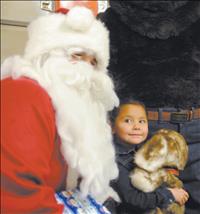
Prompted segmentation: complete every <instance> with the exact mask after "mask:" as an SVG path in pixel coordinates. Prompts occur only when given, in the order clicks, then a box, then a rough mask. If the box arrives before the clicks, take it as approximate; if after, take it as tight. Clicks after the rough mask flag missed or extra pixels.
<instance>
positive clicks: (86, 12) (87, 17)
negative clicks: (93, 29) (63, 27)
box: [66, 6, 95, 31]
mask: <svg viewBox="0 0 200 214" xmlns="http://www.w3.org/2000/svg"><path fill="white" fill-rule="evenodd" d="M94 19H95V17H94V15H93V13H92V11H91V10H90V9H88V8H86V7H81V6H76V7H73V8H72V9H71V10H70V11H69V12H68V14H67V17H66V23H67V25H68V26H69V27H71V28H72V29H73V30H77V31H86V30H87V29H89V27H90V26H91V24H92V22H93V21H94Z"/></svg>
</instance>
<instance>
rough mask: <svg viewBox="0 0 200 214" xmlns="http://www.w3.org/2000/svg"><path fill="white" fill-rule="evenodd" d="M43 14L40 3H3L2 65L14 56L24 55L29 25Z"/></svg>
mask: <svg viewBox="0 0 200 214" xmlns="http://www.w3.org/2000/svg"><path fill="white" fill-rule="evenodd" d="M42 13H47V12H46V11H42V10H41V9H40V1H8V0H7V1H1V63H2V61H3V60H4V59H5V58H6V57H8V56H10V55H13V54H22V53H23V50H24V47H25V44H26V41H27V38H28V36H27V29H26V27H27V25H28V23H29V22H30V21H32V20H33V19H35V18H36V17H37V16H39V15H40V14H42Z"/></svg>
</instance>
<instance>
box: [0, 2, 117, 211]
mask: <svg viewBox="0 0 200 214" xmlns="http://www.w3.org/2000/svg"><path fill="white" fill-rule="evenodd" d="M28 33H29V40H28V43H27V45H26V48H25V53H24V55H23V56H14V57H10V58H8V59H6V60H5V62H4V63H3V65H2V69H1V70H2V81H1V91H2V94H1V97H2V98H1V104H2V108H1V109H2V117H1V123H2V126H1V133H2V140H1V146H2V147H1V152H2V153H1V155H2V167H1V173H2V187H1V188H2V196H3V198H2V211H3V212H5V213H39V212H40V213H62V211H63V206H62V205H59V204H57V202H56V199H55V197H54V194H55V193H56V192H59V191H61V190H64V189H65V180H66V177H68V179H67V188H69V186H70V188H71V187H72V185H73V187H74V186H76V185H77V180H78V179H79V178H80V180H81V181H80V190H81V192H82V194H83V195H87V194H88V193H90V194H91V195H92V196H94V197H95V198H96V199H97V200H98V201H100V202H103V201H104V200H106V199H107V197H108V196H112V197H114V198H117V194H116V193H115V192H114V191H113V190H112V189H111V187H110V186H109V181H110V180H112V179H114V178H116V177H117V175H118V169H117V166H116V163H115V159H114V149H113V145H112V135H111V130H110V126H109V124H108V121H107V111H109V110H112V109H113V108H114V107H115V106H117V105H118V98H117V96H116V94H115V92H114V86H113V82H112V79H111V78H110V77H109V75H108V73H107V70H106V67H107V65H108V61H109V39H108V36H109V35H108V31H107V30H106V28H105V27H104V25H103V24H102V23H101V22H100V21H98V20H96V19H95V18H94V16H93V14H92V12H91V11H90V10H89V9H86V8H84V7H80V6H79V7H74V8H73V9H71V10H70V11H69V12H68V14H67V15H64V14H48V15H45V16H43V17H39V18H38V19H36V20H35V21H33V22H32V23H31V24H30V26H29V27H28ZM69 169H70V170H69ZM71 170H72V171H73V172H75V173H73V175H74V176H73V180H70V179H69V177H70V176H66V175H67V174H68V175H69V174H70V172H71ZM69 171H70V172H69ZM70 178H71V177H70ZM71 181H73V182H71Z"/></svg>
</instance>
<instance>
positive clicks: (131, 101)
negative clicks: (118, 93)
mask: <svg viewBox="0 0 200 214" xmlns="http://www.w3.org/2000/svg"><path fill="white" fill-rule="evenodd" d="M127 104H133V105H139V106H142V107H143V108H144V110H145V113H146V115H147V109H146V106H145V104H144V103H143V102H141V101H139V100H134V99H133V98H126V99H123V100H121V101H120V105H119V106H118V107H117V108H114V109H113V110H112V111H111V112H110V113H109V118H110V122H111V124H112V125H113V124H114V122H115V119H116V117H117V115H118V114H119V111H120V109H121V107H122V106H123V105H127Z"/></svg>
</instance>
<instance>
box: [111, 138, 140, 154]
mask: <svg viewBox="0 0 200 214" xmlns="http://www.w3.org/2000/svg"><path fill="white" fill-rule="evenodd" d="M114 142H115V150H116V154H117V155H127V154H130V153H133V152H136V151H137V150H138V149H139V148H140V147H141V144H143V143H141V144H139V145H138V144H128V143H125V142H123V141H122V140H121V139H119V138H118V137H116V136H114Z"/></svg>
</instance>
